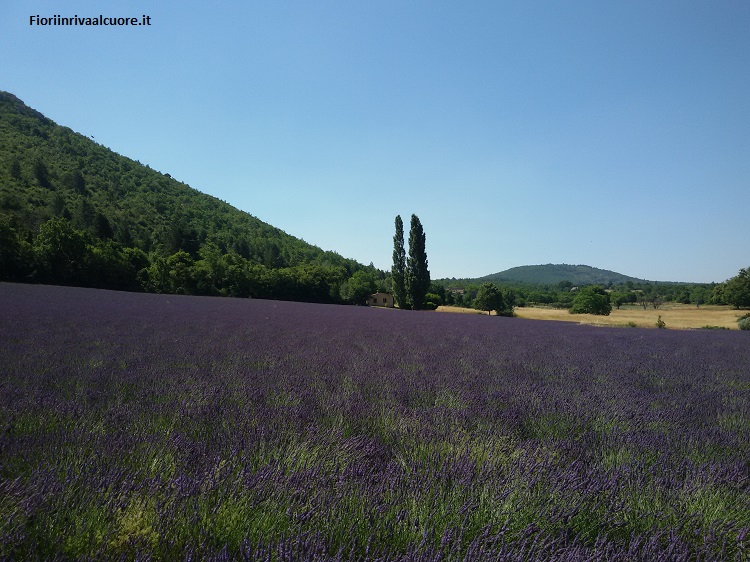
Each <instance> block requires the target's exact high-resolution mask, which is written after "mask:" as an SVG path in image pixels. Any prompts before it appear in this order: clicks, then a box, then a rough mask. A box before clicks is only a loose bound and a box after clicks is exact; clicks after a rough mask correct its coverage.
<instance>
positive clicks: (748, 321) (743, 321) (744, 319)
mask: <svg viewBox="0 0 750 562" xmlns="http://www.w3.org/2000/svg"><path fill="white" fill-rule="evenodd" d="M737 326H739V328H740V330H750V313H748V314H745V315H744V316H741V317H740V318H739V320H737Z"/></svg>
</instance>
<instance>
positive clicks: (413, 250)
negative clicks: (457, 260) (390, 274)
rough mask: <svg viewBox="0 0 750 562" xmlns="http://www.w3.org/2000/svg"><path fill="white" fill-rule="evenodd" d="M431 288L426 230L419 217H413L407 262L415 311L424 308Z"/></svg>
mask: <svg viewBox="0 0 750 562" xmlns="http://www.w3.org/2000/svg"><path fill="white" fill-rule="evenodd" d="M429 288H430V271H429V270H428V269H427V252H426V251H425V236H424V230H423V229H422V223H421V222H419V217H417V215H412V216H411V230H410V231H409V258H408V259H407V260H406V292H407V293H408V295H409V298H410V299H411V307H412V308H413V309H414V310H421V309H422V308H424V303H425V295H427V291H428V289H429Z"/></svg>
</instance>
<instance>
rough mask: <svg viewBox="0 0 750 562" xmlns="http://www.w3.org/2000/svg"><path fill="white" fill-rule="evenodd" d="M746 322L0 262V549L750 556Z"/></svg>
mask: <svg viewBox="0 0 750 562" xmlns="http://www.w3.org/2000/svg"><path fill="white" fill-rule="evenodd" d="M748 557H750V338H749V337H748V334H747V333H745V332H740V331H731V332H730V331H720V330H711V331H670V330H656V329H637V328H636V329H633V328H630V329H628V328H595V327H588V326H579V325H572V324H566V323H558V322H545V321H530V320H522V319H514V318H500V317H488V316H478V315H458V314H457V315H451V314H439V313H430V312H410V311H397V310H387V309H369V308H364V307H345V306H334V305H314V304H303V303H292V302H274V301H261V300H240V299H228V298H207V297H206V298H203V297H180V296H173V295H153V294H132V293H118V292H109V291H99V290H90V289H77V288H66V287H45V286H30V285H14V284H0V558H2V559H18V560H20V559H79V560H86V559H90V560H94V559H96V560H100V559H151V560H173V559H177V560H182V559H193V560H203V559H249V560H284V561H286V560H289V561H291V560H383V561H385V560H607V561H612V560H747V559H748Z"/></svg>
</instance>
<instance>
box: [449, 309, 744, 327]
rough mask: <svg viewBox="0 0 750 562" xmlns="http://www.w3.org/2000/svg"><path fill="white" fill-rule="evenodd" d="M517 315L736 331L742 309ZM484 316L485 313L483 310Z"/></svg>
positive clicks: (549, 311) (519, 311) (521, 312)
mask: <svg viewBox="0 0 750 562" xmlns="http://www.w3.org/2000/svg"><path fill="white" fill-rule="evenodd" d="M438 311H439V312H457V313H464V314H480V312H479V311H477V310H474V309H471V308H460V307H455V306H441V307H438ZM515 313H516V316H518V317H519V318H528V319H531V320H555V321H561V322H574V323H576V324H588V325H591V326H613V327H632V328H635V327H637V328H656V322H657V320H658V318H659V316H661V318H662V320H663V321H664V322H665V324H666V327H667V329H670V330H696V329H708V328H711V329H728V330H737V329H738V328H737V319H738V318H740V317H741V316H742V314H743V311H740V310H735V309H734V308H732V307H730V306H717V305H704V306H701V307H700V308H698V307H696V306H694V305H686V304H671V303H668V304H664V305H662V306H660V307H659V308H658V309H654V308H648V309H645V310H644V309H643V307H641V306H623V307H621V308H620V310H617V309H613V310H612V313H611V314H610V315H609V316H597V315H595V314H570V313H569V312H568V311H567V310H564V309H558V308H543V307H535V306H528V307H523V308H520V307H517V308H516V309H515ZM484 314H485V315H486V314H487V313H486V312H484Z"/></svg>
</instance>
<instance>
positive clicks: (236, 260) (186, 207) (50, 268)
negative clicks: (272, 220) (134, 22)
mask: <svg viewBox="0 0 750 562" xmlns="http://www.w3.org/2000/svg"><path fill="white" fill-rule="evenodd" d="M0 146H2V147H3V150H2V151H0V241H2V245H1V246H0V247H1V248H2V250H0V279H5V280H16V281H33V282H46V283H56V284H69V285H88V286H94V287H103V288H114V289H127V290H146V291H152V292H177V293H192V294H217V295H218V294H223V295H234V296H264V297H271V298H282V299H296V300H312V301H319V302H340V301H341V288H342V286H343V285H344V284H345V283H346V282H347V280H348V279H349V278H350V277H351V276H352V274H353V273H355V272H356V271H359V270H367V273H368V274H369V275H371V276H372V277H373V278H378V277H381V278H382V276H383V275H382V274H381V273H380V272H377V271H376V270H375V269H374V268H373V267H370V268H365V267H364V266H362V265H361V264H359V263H357V262H355V261H354V260H350V259H345V258H343V257H342V256H340V255H338V254H336V253H335V252H331V251H323V250H322V249H320V248H318V247H316V246H313V245H311V244H308V243H306V242H304V241H302V240H300V239H298V238H295V237H293V236H290V235H288V234H286V233H285V232H283V231H281V230H279V229H278V228H275V227H273V226H271V225H269V224H266V223H264V222H263V221H261V220H259V219H258V218H256V217H254V216H251V215H250V214H248V213H245V212H242V211H239V210H238V209H236V208H234V207H232V206H231V205H229V204H227V203H225V202H223V201H220V200H219V199H216V198H215V197H211V196H209V195H206V194H204V193H201V192H199V191H197V190H195V189H193V188H191V187H190V186H188V185H186V184H184V183H182V182H179V181H177V180H175V179H173V178H172V177H170V175H169V174H162V173H159V172H157V171H155V170H152V169H151V168H149V167H148V166H146V165H143V164H141V163H140V162H136V161H133V160H131V159H129V158H126V157H124V156H120V155H118V154H116V153H114V152H112V151H111V150H109V149H107V148H105V147H104V146H101V145H99V144H97V143H95V142H94V141H92V140H91V139H89V138H87V137H85V136H83V135H81V134H78V133H76V132H74V131H72V130H71V129H69V128H67V127H63V126H60V125H57V124H56V123H54V122H53V121H51V120H50V119H48V118H46V117H45V116H44V115H42V114H41V113H39V112H38V111H36V110H34V109H32V108H30V107H28V106H26V105H25V104H24V103H23V102H22V101H21V100H19V99H18V98H17V97H15V96H14V95H12V94H10V93H7V92H0ZM261 187H262V186H259V188H261Z"/></svg>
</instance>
